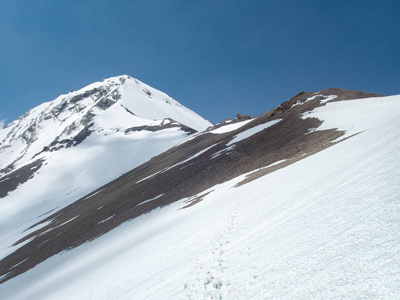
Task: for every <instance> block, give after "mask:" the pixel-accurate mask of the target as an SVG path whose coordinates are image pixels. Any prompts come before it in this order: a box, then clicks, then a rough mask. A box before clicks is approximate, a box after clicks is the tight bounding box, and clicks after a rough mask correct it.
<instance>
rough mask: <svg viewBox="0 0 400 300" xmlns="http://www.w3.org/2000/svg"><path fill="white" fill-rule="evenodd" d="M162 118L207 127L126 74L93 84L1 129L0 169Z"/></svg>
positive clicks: (158, 122)
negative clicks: (100, 134) (41, 154)
mask: <svg viewBox="0 0 400 300" xmlns="http://www.w3.org/2000/svg"><path fill="white" fill-rule="evenodd" d="M165 119H168V120H172V121H171V122H169V123H170V125H171V126H172V125H174V126H182V127H185V128H186V129H187V130H189V129H192V131H201V130H204V129H206V128H207V127H208V126H210V125H211V123H210V122H208V121H206V120H205V119H203V118H202V117H200V116H199V115H197V114H196V113H194V112H193V111H191V110H190V109H188V108H186V107H184V106H183V105H181V104H180V103H179V102H177V101H176V100H174V99H172V98H171V97H169V96H168V95H167V94H165V93H163V92H160V91H158V90H157V89H154V88H152V87H150V86H149V85H146V84H145V83H143V82H141V81H139V80H137V79H134V78H132V77H130V76H128V75H122V76H117V77H112V78H109V79H105V80H103V81H102V82H95V83H92V84H90V85H88V86H86V87H84V88H82V89H80V90H78V91H72V92H70V93H68V94H64V95H60V96H59V97H57V98H56V99H54V100H53V101H50V102H45V103H43V104H41V105H39V106H37V107H35V108H33V109H31V110H30V111H28V112H27V113H25V114H24V115H23V116H21V117H20V118H19V119H17V120H15V121H14V122H12V123H10V124H9V125H8V126H7V127H6V128H4V129H3V130H0V154H1V156H0V170H1V173H3V174H4V173H8V172H9V171H11V170H13V169H15V168H17V167H18V166H22V165H24V164H26V163H28V162H29V161H30V160H31V159H32V158H34V157H36V156H38V155H39V154H40V153H42V152H43V151H49V150H51V151H54V150H58V149H60V148H64V147H70V146H74V145H77V144H79V143H80V142H82V141H83V140H84V139H85V138H87V137H88V136H89V135H90V134H91V133H93V132H98V133H100V132H102V134H111V133H115V132H119V131H124V130H127V129H132V128H134V127H138V126H139V127H141V128H143V126H153V127H154V126H159V125H164V127H165V123H166V121H165ZM174 121H175V122H174ZM178 124H179V125H178ZM153 129H154V128H153ZM130 132H132V130H130Z"/></svg>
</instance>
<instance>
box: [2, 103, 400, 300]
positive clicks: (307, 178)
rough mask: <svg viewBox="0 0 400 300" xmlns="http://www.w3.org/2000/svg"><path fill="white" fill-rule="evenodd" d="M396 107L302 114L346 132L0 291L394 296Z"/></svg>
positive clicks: (154, 215)
mask: <svg viewBox="0 0 400 300" xmlns="http://www.w3.org/2000/svg"><path fill="white" fill-rule="evenodd" d="M399 114H400V96H392V97H384V98H371V99H362V100H352V101H341V102H332V103H327V104H326V105H325V106H322V107H319V108H317V109H315V110H314V111H312V112H310V113H309V114H306V115H304V116H303V117H304V118H307V117H317V118H319V119H321V120H323V123H322V125H321V126H320V127H319V128H317V129H316V130H324V129H330V128H339V129H341V130H346V131H347V137H350V136H351V137H350V138H348V139H344V140H343V139H342V141H341V142H340V143H337V144H335V145H333V146H332V147H330V148H327V149H325V150H323V151H321V152H318V153H316V154H314V155H311V156H308V157H306V158H304V159H303V160H300V161H298V162H296V163H294V164H291V165H289V166H287V167H285V168H282V169H280V170H278V171H275V172H273V173H270V174H268V175H266V176H263V177H260V178H258V179H256V180H254V181H251V182H250V183H247V184H244V185H240V186H236V184H237V183H238V182H240V181H242V180H243V179H244V178H245V177H246V174H243V175H241V176H239V177H237V178H235V179H233V180H230V181H228V182H225V183H223V184H220V185H217V186H214V187H212V188H210V189H209V190H207V191H203V192H202V194H205V192H210V193H208V194H207V195H205V196H203V200H202V201H200V202H199V203H197V204H196V205H193V206H190V207H188V208H186V209H181V208H182V207H183V206H185V203H186V202H185V201H186V200H188V199H182V200H180V201H178V202H176V203H173V204H171V205H169V206H167V207H164V208H161V209H157V210H154V211H152V212H151V213H149V214H146V215H143V216H141V217H139V218H136V219H134V220H132V221H130V222H126V223H125V224H123V225H122V226H120V227H118V228H116V229H114V230H112V231H111V232H109V233H108V234H105V235H103V236H101V237H100V238H98V239H96V240H94V241H92V242H90V243H86V244H83V245H82V246H80V247H78V248H75V249H73V250H71V251H66V252H63V253H60V254H59V255H55V256H53V257H51V258H50V259H48V260H46V261H45V262H43V263H41V264H39V265H37V266H36V267H35V268H34V269H32V270H30V271H28V272H26V273H24V274H22V275H20V276H18V277H15V278H13V279H10V280H9V281H7V282H5V283H3V284H1V285H0V295H2V296H3V298H5V299H32V298H36V299H66V298H74V299H316V298H317V299H321V298H323V299H332V298H340V299H342V298H349V299H360V298H361V299H398V298H400V255H399V254H400V234H399V232H400V198H399V195H400V185H399V179H398V178H400V154H399V153H400V151H399V150H400V118H399V117H400V116H399ZM149 200H151V199H149Z"/></svg>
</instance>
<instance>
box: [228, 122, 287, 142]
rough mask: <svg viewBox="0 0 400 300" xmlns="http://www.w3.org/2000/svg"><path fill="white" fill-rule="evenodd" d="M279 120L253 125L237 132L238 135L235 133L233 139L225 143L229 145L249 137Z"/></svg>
mask: <svg viewBox="0 0 400 300" xmlns="http://www.w3.org/2000/svg"><path fill="white" fill-rule="evenodd" d="M280 121H282V120H281V119H276V120H272V121H269V122H267V123H265V124H260V125H257V126H254V127H252V128H250V129H247V130H246V131H243V132H241V133H239V134H238V135H235V137H234V138H233V140H232V141H230V142H229V143H228V144H226V145H227V146H230V145H232V144H236V143H238V142H240V141H242V140H244V139H247V138H249V137H251V136H252V135H254V134H256V133H258V132H260V131H263V130H264V129H267V128H268V127H271V126H272V125H275V124H277V123H279V122H280Z"/></svg>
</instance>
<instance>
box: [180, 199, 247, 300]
mask: <svg viewBox="0 0 400 300" xmlns="http://www.w3.org/2000/svg"><path fill="white" fill-rule="evenodd" d="M239 206H240V204H239V205H237V206H236V207H235V208H234V209H233V210H232V211H231V213H230V214H229V216H228V219H227V221H226V223H225V226H223V228H222V230H221V233H220V234H219V235H218V236H217V237H216V238H215V239H214V240H213V241H212V244H211V251H210V253H208V254H207V255H205V256H203V257H202V259H199V258H198V259H197V262H196V267H195V268H194V269H195V276H196V277H195V278H196V281H195V283H194V284H188V283H185V284H184V290H185V291H186V293H187V294H186V299H213V300H214V299H215V300H217V299H218V300H219V299H224V298H225V295H226V293H227V288H228V287H229V285H230V282H229V280H228V279H227V278H226V277H225V273H224V271H225V269H226V268H227V265H226V264H225V260H224V253H225V251H226V247H227V245H228V244H229V242H230V237H231V233H232V229H233V228H234V227H235V225H236V224H237V217H238V212H239Z"/></svg>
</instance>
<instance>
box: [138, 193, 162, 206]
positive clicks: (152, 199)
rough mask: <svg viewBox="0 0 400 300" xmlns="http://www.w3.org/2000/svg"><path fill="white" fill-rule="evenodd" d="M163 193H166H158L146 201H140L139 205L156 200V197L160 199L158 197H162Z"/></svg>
mask: <svg viewBox="0 0 400 300" xmlns="http://www.w3.org/2000/svg"><path fill="white" fill-rule="evenodd" d="M163 195H164V194H160V195H158V196H155V197H154V198H151V199H148V200H145V201H143V202H141V203H139V204H138V205H142V204H145V203H147V202H150V201H154V200H156V199H158V198H161V197H162V196H163Z"/></svg>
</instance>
